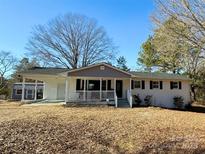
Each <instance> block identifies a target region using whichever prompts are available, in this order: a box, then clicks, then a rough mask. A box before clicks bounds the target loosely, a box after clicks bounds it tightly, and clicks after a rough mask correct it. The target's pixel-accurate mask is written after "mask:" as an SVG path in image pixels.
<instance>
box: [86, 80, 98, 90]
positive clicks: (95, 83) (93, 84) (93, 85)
mask: <svg viewBox="0 0 205 154" xmlns="http://www.w3.org/2000/svg"><path fill="white" fill-rule="evenodd" d="M88 83H89V84H88V90H100V80H89V82H88Z"/></svg>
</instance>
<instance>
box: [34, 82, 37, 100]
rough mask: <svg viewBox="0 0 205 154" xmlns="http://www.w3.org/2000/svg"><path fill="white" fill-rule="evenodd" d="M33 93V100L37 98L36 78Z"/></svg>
mask: <svg viewBox="0 0 205 154" xmlns="http://www.w3.org/2000/svg"><path fill="white" fill-rule="evenodd" d="M34 91H35V93H34V94H35V95H34V100H37V80H35V90H34Z"/></svg>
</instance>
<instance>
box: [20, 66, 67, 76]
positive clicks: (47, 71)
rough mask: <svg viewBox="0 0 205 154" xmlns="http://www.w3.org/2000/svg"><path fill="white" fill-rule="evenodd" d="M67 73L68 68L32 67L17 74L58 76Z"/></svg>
mask: <svg viewBox="0 0 205 154" xmlns="http://www.w3.org/2000/svg"><path fill="white" fill-rule="evenodd" d="M66 71H68V68H53V67H33V68H31V69H29V70H26V71H22V72H20V73H19V74H20V75H24V74H30V75H32V74H41V75H59V74H60V73H63V72H66Z"/></svg>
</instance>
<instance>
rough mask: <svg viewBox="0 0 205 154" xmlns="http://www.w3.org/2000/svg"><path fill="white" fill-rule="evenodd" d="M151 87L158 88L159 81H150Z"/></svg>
mask: <svg viewBox="0 0 205 154" xmlns="http://www.w3.org/2000/svg"><path fill="white" fill-rule="evenodd" d="M152 88H153V89H159V81H152Z"/></svg>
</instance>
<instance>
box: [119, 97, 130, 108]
mask: <svg viewBox="0 0 205 154" xmlns="http://www.w3.org/2000/svg"><path fill="white" fill-rule="evenodd" d="M118 107H120V108H129V107H130V105H129V102H128V100H126V99H118Z"/></svg>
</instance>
